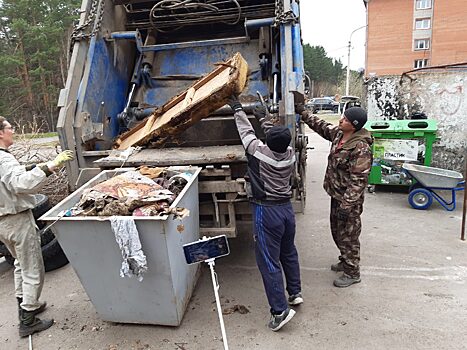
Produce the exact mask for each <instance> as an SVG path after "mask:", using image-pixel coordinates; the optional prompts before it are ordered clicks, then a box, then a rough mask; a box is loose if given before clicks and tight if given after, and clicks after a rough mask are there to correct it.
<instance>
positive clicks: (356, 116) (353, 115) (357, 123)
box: [344, 107, 368, 130]
mask: <svg viewBox="0 0 467 350" xmlns="http://www.w3.org/2000/svg"><path fill="white" fill-rule="evenodd" d="M344 115H345V117H346V118H347V120H348V121H349V122H350V123H351V124H352V125H353V127H354V128H355V130H360V129H361V128H363V125H365V123H366V121H367V120H368V117H367V115H366V111H365V110H364V109H363V108H362V107H350V108H348V109H346V110H345V112H344Z"/></svg>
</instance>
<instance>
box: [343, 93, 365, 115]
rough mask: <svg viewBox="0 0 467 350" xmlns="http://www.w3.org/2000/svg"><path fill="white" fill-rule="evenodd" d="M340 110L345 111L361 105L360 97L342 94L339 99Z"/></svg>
mask: <svg viewBox="0 0 467 350" xmlns="http://www.w3.org/2000/svg"><path fill="white" fill-rule="evenodd" d="M339 104H340V112H344V111H345V110H346V109H347V108H350V107H361V105H362V104H361V102H360V97H357V96H342V97H341V98H340V100H339Z"/></svg>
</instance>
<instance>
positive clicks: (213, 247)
mask: <svg viewBox="0 0 467 350" xmlns="http://www.w3.org/2000/svg"><path fill="white" fill-rule="evenodd" d="M183 251H184V253H185V259H186V262H187V263H188V264H195V263H199V262H202V261H205V260H207V259H213V258H218V257H221V256H225V255H229V253H230V251H229V243H228V241H227V237H226V236H225V235H222V236H217V237H212V238H208V239H206V240H199V241H196V242H193V243H189V244H185V245H184V246H183Z"/></svg>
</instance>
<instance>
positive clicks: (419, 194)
mask: <svg viewBox="0 0 467 350" xmlns="http://www.w3.org/2000/svg"><path fill="white" fill-rule="evenodd" d="M408 200H409V204H410V205H411V206H412V208H414V209H419V210H425V209H428V208H429V207H430V205H431V203H433V195H432V194H431V193H430V191H428V190H427V189H425V188H416V189H414V190H413V191H412V192H410V193H409V198H408Z"/></svg>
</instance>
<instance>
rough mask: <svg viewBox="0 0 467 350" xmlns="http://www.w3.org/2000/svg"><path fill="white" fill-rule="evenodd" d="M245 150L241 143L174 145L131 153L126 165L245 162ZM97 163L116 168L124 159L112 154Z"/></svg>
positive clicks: (100, 165)
mask: <svg viewBox="0 0 467 350" xmlns="http://www.w3.org/2000/svg"><path fill="white" fill-rule="evenodd" d="M245 161H246V156H245V150H244V149H243V146H241V145H234V146H209V147H174V148H162V149H159V148H154V149H143V150H141V151H140V152H138V153H136V154H133V155H131V156H130V157H129V158H128V159H127V160H126V161H125V166H139V165H143V164H144V165H156V166H169V165H205V164H226V163H239V162H245ZM94 164H95V165H97V166H99V167H101V168H114V167H119V166H121V165H122V159H118V158H114V157H112V156H111V155H110V156H109V157H106V158H102V159H99V160H96V161H95V162H94Z"/></svg>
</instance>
